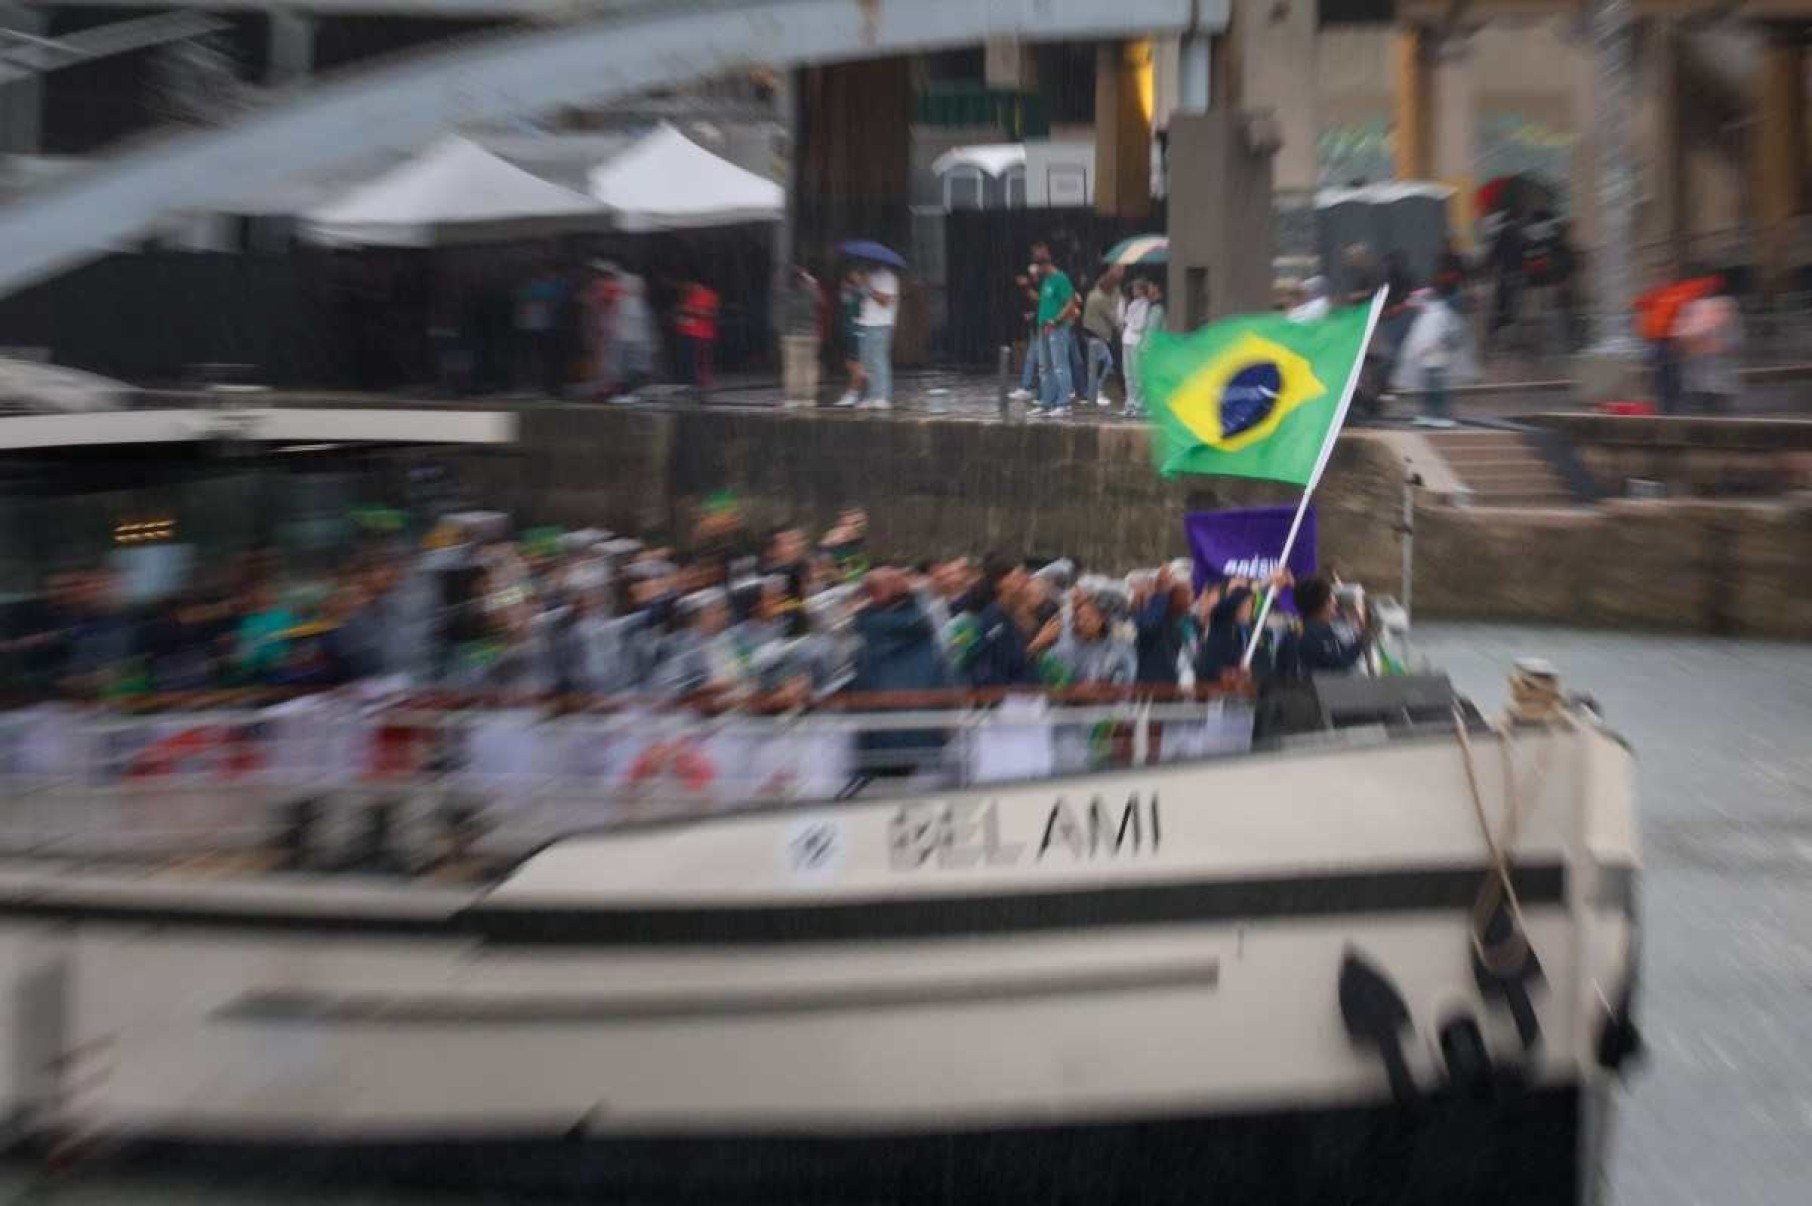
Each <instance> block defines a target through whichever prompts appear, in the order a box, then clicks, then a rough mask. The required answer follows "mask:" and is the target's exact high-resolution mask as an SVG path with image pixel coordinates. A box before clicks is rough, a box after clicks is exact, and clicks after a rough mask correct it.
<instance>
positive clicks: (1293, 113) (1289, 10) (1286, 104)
mask: <svg viewBox="0 0 1812 1206" xmlns="http://www.w3.org/2000/svg"><path fill="white" fill-rule="evenodd" d="M1229 36H1235V37H1238V38H1239V39H1240V61H1241V67H1242V70H1241V84H1242V87H1241V91H1242V93H1243V94H1244V95H1243V98H1242V100H1243V103H1244V104H1245V105H1246V107H1247V108H1250V109H1265V110H1269V111H1270V112H1271V114H1272V115H1273V116H1274V118H1275V119H1276V122H1277V128H1278V132H1279V134H1280V135H1281V138H1282V142H1281V143H1280V144H1279V146H1278V149H1277V157H1276V160H1275V162H1274V163H1273V164H1272V183H1273V185H1275V187H1276V188H1277V190H1278V191H1279V192H1292V193H1309V192H1313V191H1314V189H1315V187H1316V185H1317V184H1318V183H1319V178H1320V174H1321V170H1320V169H1321V147H1320V139H1321V123H1320V118H1319V114H1318V111H1317V107H1316V87H1315V36H1316V6H1315V5H1313V4H1277V3H1274V0H1236V9H1235V18H1234V22H1233V26H1232V30H1231V32H1230V35H1229Z"/></svg>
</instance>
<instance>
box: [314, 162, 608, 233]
mask: <svg viewBox="0 0 1812 1206" xmlns="http://www.w3.org/2000/svg"><path fill="white" fill-rule="evenodd" d="M609 221H610V220H609V215H607V214H606V213H605V211H604V209H603V207H602V206H600V205H599V204H598V203H597V202H596V201H594V200H593V199H591V198H590V197H587V196H585V195H584V194H582V193H578V192H574V191H573V190H572V189H569V188H563V187H561V186H560V185H558V184H553V183H550V182H549V181H546V180H543V179H541V177H539V176H536V175H534V174H533V173H530V172H525V171H523V170H522V169H521V168H519V167H516V166H515V165H513V164H511V163H508V162H506V161H505V160H503V159H501V158H499V157H498V156H496V155H493V154H492V153H491V152H489V151H487V150H485V149H484V148H483V147H481V146H479V145H478V144H477V143H475V142H473V141H472V140H470V139H468V138H462V137H459V136H457V135H454V136H450V137H447V138H443V139H441V140H440V141H439V142H437V143H435V144H434V145H433V146H431V147H429V148H428V149H427V150H426V151H424V152H422V153H421V154H420V155H418V156H416V157H415V158H414V159H411V160H409V161H408V162H406V163H403V164H399V165H398V166H396V167H395V168H392V169H391V170H390V171H387V172H384V173H383V174H382V175H379V176H377V177H375V178H373V179H371V180H368V181H366V182H365V183H364V184H361V185H358V186H356V187H354V188H352V189H351V190H350V191H348V192H346V193H345V194H343V195H342V196H340V197H339V198H338V199H337V200H334V201H331V202H329V203H328V204H326V205H322V206H320V207H318V208H316V209H313V210H310V211H309V212H307V213H305V214H303V216H302V234H303V237H305V238H307V239H310V240H312V241H314V242H317V243H332V244H354V245H360V246H367V247H434V246H440V245H443V244H447V243H475V242H488V241H498V240H504V239H521V238H535V237H539V236H546V235H555V234H561V233H565V232H571V231H582V230H596V229H603V228H605V227H607V226H608V225H609Z"/></svg>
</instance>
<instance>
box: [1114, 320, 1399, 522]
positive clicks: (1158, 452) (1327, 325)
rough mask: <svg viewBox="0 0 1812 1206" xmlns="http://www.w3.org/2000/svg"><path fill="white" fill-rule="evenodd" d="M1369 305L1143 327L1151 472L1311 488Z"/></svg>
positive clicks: (1342, 413)
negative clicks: (1314, 314)
mask: <svg viewBox="0 0 1812 1206" xmlns="http://www.w3.org/2000/svg"><path fill="white" fill-rule="evenodd" d="M1377 308H1378V307H1377V302H1376V301H1374V302H1373V304H1372V305H1369V306H1345V307H1342V308H1340V309H1337V310H1334V311H1332V312H1330V313H1329V314H1328V316H1327V317H1326V318H1321V319H1315V320H1313V321H1310V322H1291V321H1290V320H1289V319H1287V318H1285V317H1284V316H1283V315H1281V314H1254V315H1243V316H1241V317H1238V318H1228V319H1224V320H1222V321H1221V322H1217V323H1211V324H1209V325H1208V326H1205V327H1203V328H1201V329H1200V330H1198V331H1194V332H1192V333H1190V334H1188V335H1172V334H1169V333H1167V332H1163V331H1154V332H1151V333H1149V334H1147V335H1146V336H1145V342H1144V345H1143V346H1142V347H1141V348H1140V354H1139V363H1138V373H1139V380H1140V383H1141V384H1142V385H1143V386H1144V387H1145V397H1146V398H1147V399H1148V400H1149V405H1150V407H1151V418H1152V424H1153V426H1154V427H1155V428H1156V431H1155V432H1154V433H1153V440H1152V452H1153V454H1154V456H1155V457H1156V460H1157V463H1158V472H1160V473H1162V474H1163V475H1164V476H1165V477H1177V476H1180V475H1182V474H1191V473H1192V474H1216V475H1220V476H1224V477H1259V478H1267V479H1269V480H1271V481H1278V482H1291V483H1293V484H1295V485H1299V486H1306V487H1309V488H1311V489H1312V488H1313V487H1314V484H1315V479H1316V478H1317V477H1319V476H1320V470H1321V466H1322V464H1323V463H1324V460H1323V457H1322V449H1323V448H1324V447H1325V446H1326V445H1327V444H1328V443H1329V442H1330V441H1331V440H1332V439H1333V437H1334V434H1335V433H1336V432H1337V431H1338V430H1339V428H1340V423H1341V420H1342V419H1344V418H1345V417H1346V406H1347V403H1348V402H1349V401H1350V400H1351V392H1350V390H1349V389H1348V382H1349V379H1350V378H1351V377H1352V376H1353V374H1354V372H1355V371H1356V369H1357V368H1358V365H1359V358H1360V357H1361V356H1363V355H1364V354H1365V345H1366V341H1367V339H1368V338H1369V336H1370V332H1371V326H1372V315H1373V313H1374V312H1375V311H1376V309H1377Z"/></svg>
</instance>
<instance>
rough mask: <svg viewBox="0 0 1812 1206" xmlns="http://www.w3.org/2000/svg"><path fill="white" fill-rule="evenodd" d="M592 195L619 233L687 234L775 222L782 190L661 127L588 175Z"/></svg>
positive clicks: (782, 202) (782, 203) (782, 209)
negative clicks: (703, 228) (694, 230)
mask: <svg viewBox="0 0 1812 1206" xmlns="http://www.w3.org/2000/svg"><path fill="white" fill-rule="evenodd" d="M591 195H592V196H593V197H595V198H597V199H598V200H599V201H600V202H602V203H603V205H604V207H605V208H606V209H607V210H609V211H610V214H611V217H612V218H613V219H614V220H615V224H616V226H617V229H619V230H628V231H650V230H685V229H688V228H691V227H699V226H730V225H733V224H735V223H738V222H778V221H780V220H781V219H782V218H783V217H785V216H786V190H785V189H783V188H781V187H780V186H779V185H778V184H775V183H774V182H773V181H772V180H768V179H765V178H764V177H761V176H757V175H756V174H755V173H754V172H750V171H745V170H744V169H742V168H739V167H737V166H736V165H735V164H733V163H731V162H730V161H729V160H727V159H722V158H719V157H718V156H716V155H713V154H712V153H711V152H710V151H707V150H705V148H703V147H701V146H699V145H698V144H697V143H695V142H693V141H692V140H691V139H690V138H687V137H686V136H685V135H684V134H681V133H680V132H679V131H678V130H676V129H674V128H673V127H672V126H670V125H667V124H665V123H663V124H662V125H660V126H659V127H658V128H656V129H655V130H654V131H653V132H652V133H650V134H649V135H647V137H645V138H643V139H642V140H641V141H640V142H638V143H636V144H635V145H634V146H631V147H630V148H629V149H628V150H626V151H624V152H622V153H621V154H619V155H615V156H613V157H612V158H610V159H607V160H605V161H604V162H603V163H601V164H599V165H598V166H597V167H595V168H593V169H592V170H591Z"/></svg>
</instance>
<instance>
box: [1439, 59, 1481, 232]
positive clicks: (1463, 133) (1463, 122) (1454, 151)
mask: <svg viewBox="0 0 1812 1206" xmlns="http://www.w3.org/2000/svg"><path fill="white" fill-rule="evenodd" d="M1474 57H1475V56H1474V54H1473V45H1472V40H1471V39H1470V38H1469V37H1466V36H1465V35H1463V34H1462V35H1457V36H1449V37H1446V38H1442V39H1441V40H1440V43H1439V44H1438V45H1437V46H1435V47H1434V48H1433V53H1432V58H1433V63H1432V66H1431V69H1430V75H1431V76H1432V81H1431V85H1430V90H1429V91H1430V98H1429V100H1430V106H1429V107H1430V122H1429V124H1430V126H1431V127H1432V130H1433V134H1432V141H1433V150H1432V154H1431V163H1430V168H1431V172H1430V174H1431V175H1432V176H1433V177H1434V178H1435V179H1436V180H1439V181H1440V182H1441V183H1442V184H1446V185H1449V186H1451V187H1452V188H1453V190H1454V192H1453V200H1452V202H1451V203H1449V205H1448V207H1447V228H1448V230H1449V231H1451V232H1452V234H1453V237H1454V240H1455V242H1457V243H1459V244H1460V245H1461V246H1470V245H1471V243H1472V234H1473V224H1474V219H1476V218H1477V216H1478V215H1477V214H1475V213H1474V212H1473V197H1474V196H1476V195H1477V193H1478V187H1479V179H1478V173H1477V172H1476V171H1475V170H1474V169H1475V165H1476V164H1477V163H1478V157H1479V148H1478V82H1477V78H1476V73H1475V70H1474Z"/></svg>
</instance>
